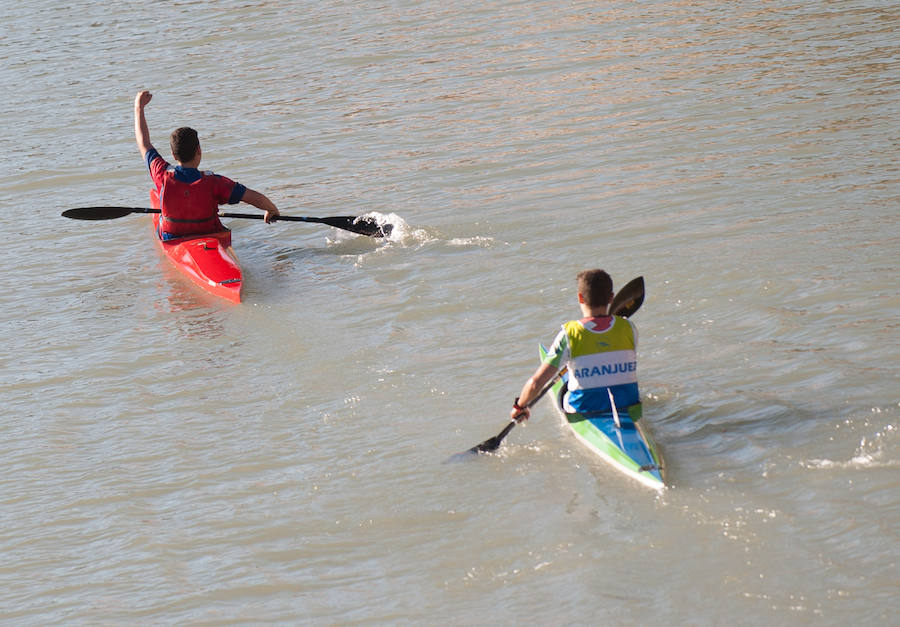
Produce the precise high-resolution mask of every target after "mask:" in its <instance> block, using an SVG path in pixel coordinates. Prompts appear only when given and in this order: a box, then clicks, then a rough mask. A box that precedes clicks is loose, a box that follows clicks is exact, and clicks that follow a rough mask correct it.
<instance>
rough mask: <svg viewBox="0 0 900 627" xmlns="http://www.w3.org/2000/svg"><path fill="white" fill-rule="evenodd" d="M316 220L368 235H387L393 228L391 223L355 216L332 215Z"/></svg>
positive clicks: (337, 227)
mask: <svg viewBox="0 0 900 627" xmlns="http://www.w3.org/2000/svg"><path fill="white" fill-rule="evenodd" d="M316 222H321V223H323V224H327V225H328V226H333V227H334V228H336V229H343V230H345V231H351V232H353V233H359V234H360V235H366V236H368V237H387V236H388V235H390V234H391V230H392V229H393V228H394V225H393V224H378V222H376V221H375V220H373V219H371V218H358V217H356V216H334V217H330V218H318V219H317V220H316Z"/></svg>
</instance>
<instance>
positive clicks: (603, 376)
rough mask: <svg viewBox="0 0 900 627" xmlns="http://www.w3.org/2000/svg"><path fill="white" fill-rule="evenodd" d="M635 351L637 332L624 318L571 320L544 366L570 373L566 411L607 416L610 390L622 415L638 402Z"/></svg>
mask: <svg viewBox="0 0 900 627" xmlns="http://www.w3.org/2000/svg"><path fill="white" fill-rule="evenodd" d="M607 320H609V322H608V323H607V322H606V321H607ZM604 325H605V326H604ZM636 348H637V331H636V330H635V328H634V325H632V324H631V321H629V320H628V319H627V318H622V317H621V316H612V317H611V318H599V319H597V318H592V319H587V320H585V321H582V320H572V321H570V322H567V323H566V324H564V325H563V327H562V330H561V331H560V332H559V334H558V335H557V336H556V339H555V340H554V341H553V344H552V345H551V347H550V350H548V351H547V355H546V356H545V358H544V363H547V364H550V365H552V366H554V367H556V368H562V367H563V366H566V367H567V368H568V369H569V382H568V383H569V385H568V387H569V391H568V394H567V397H566V404H567V405H568V406H569V407H568V408H567V410H572V411H574V412H578V413H580V414H585V413H586V414H592V413H597V412H610V411H612V408H611V407H610V404H609V393H608V392H607V390H609V391H610V392H612V395H613V399H614V400H615V403H616V408H617V409H618V410H620V411H621V410H624V409H627V408H628V407H630V406H632V405H636V404H637V403H639V402H640V400H641V397H640V392H639V390H638V383H637V353H636Z"/></svg>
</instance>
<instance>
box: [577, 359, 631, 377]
mask: <svg viewBox="0 0 900 627" xmlns="http://www.w3.org/2000/svg"><path fill="white" fill-rule="evenodd" d="M636 370H637V362H636V361H624V362H619V363H615V364H603V365H602V366H590V367H588V366H586V367H584V368H577V369H575V370H574V371H573V373H574V375H575V376H576V377H578V378H579V379H587V378H589V377H600V376H607V375H614V374H625V373H628V372H635V371H636Z"/></svg>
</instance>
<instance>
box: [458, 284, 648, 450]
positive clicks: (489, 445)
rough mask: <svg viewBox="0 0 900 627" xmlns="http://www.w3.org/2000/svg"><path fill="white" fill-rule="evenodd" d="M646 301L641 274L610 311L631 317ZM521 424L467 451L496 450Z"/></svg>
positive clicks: (547, 387) (511, 424) (622, 291)
mask: <svg viewBox="0 0 900 627" xmlns="http://www.w3.org/2000/svg"><path fill="white" fill-rule="evenodd" d="M643 303H644V277H642V276H639V277H637V278H635V279H632V280H631V281H629V282H628V283H626V284H625V286H624V287H623V288H622V289H620V290H619V291H618V292H617V293H616V295H615V297H614V298H613V302H612V304H611V305H610V306H609V313H610V314H612V315H615V316H623V317H625V318H629V317H631V316H632V315H633V314H634V312H636V311H637V310H638V309H640V307H641V305H642V304H643ZM565 371H566V369H565V368H563V369H562V370H560V371H559V372H558V373H557V374H556V376H555V377H553V379H551V380H550V382H549V383H547V385H545V386H544V389H542V390H541V391H540V393H539V394H538V395H537V396H536V397H535V398H534V400H532V401H531V402H530V403H528V404H527V405H526V406H525V407H528V408H530V407H531V406H532V405H534V404H535V403H537V402H538V401H539V400H541V398H543V397H544V394H546V393H547V392H549V391H550V388H552V387H553V384H554V383H556V380H557V379H558V378H559V377H561V376H562V375H563V373H564V372H565ZM517 424H519V423H518V422H517V421H516V420H510V421H509V424H508V425H506V426H505V427H503V431H501V432H500V433H498V434H497V435H495V436H494V437H492V438H489V439H487V440H485V441H484V442H482V443H481V444H479V445H477V446H473V447H472V448H470V449H469V450H468V451H466V453H490V452H492V451H496V450H497V449H498V448H500V443H501V442H502V441H503V438H505V437H506V435H507V434H508V433H509V432H510V431H512V428H513V427H515V426H516V425H517Z"/></svg>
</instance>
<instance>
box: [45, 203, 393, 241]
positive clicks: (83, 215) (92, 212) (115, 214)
mask: <svg viewBox="0 0 900 627" xmlns="http://www.w3.org/2000/svg"><path fill="white" fill-rule="evenodd" d="M159 212H160V211H159V209H146V208H143V207H78V208H77V209H68V210H66V211H63V213H62V215H63V217H66V218H72V219H74V220H114V219H116V218H121V217H124V216H127V215H129V214H132V213H159ZM219 217H222V218H246V219H250V220H262V219H263V218H264V217H265V216H263V214H261V213H220V214H219ZM275 219H276V220H284V221H287V222H319V223H321V224H327V225H328V226H333V227H334V228H336V229H343V230H345V231H352V232H353V233H359V234H360V235H368V236H369V237H387V236H388V235H390V233H391V230H392V229H393V228H394V225H392V224H378V222H376V221H375V220H373V219H371V218H358V217H356V216H335V217H331V218H309V217H306V216H281V215H280V216H276V217H275Z"/></svg>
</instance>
